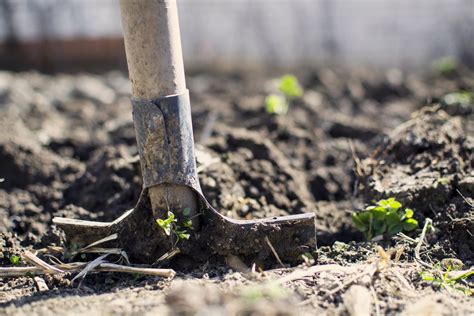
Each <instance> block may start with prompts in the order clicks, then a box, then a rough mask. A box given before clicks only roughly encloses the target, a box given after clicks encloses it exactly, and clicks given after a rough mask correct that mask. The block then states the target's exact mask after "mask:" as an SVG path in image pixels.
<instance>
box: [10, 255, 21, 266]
mask: <svg viewBox="0 0 474 316" xmlns="http://www.w3.org/2000/svg"><path fill="white" fill-rule="evenodd" d="M9 259H10V263H11V265H13V266H17V265H19V264H20V263H21V257H20V256H17V255H11V256H10V258H9Z"/></svg>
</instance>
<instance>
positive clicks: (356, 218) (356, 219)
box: [352, 213, 369, 232]
mask: <svg viewBox="0 0 474 316" xmlns="http://www.w3.org/2000/svg"><path fill="white" fill-rule="evenodd" d="M361 215H362V213H352V222H353V223H354V225H355V227H356V228H357V229H358V230H360V231H361V232H365V231H367V230H368V229H369V226H368V225H367V224H366V223H365V222H364V221H363V220H362V218H361Z"/></svg>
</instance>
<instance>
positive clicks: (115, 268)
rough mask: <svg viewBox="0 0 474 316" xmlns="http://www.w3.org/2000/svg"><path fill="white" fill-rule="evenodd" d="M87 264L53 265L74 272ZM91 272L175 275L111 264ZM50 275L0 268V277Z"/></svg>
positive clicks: (40, 270) (32, 268)
mask: <svg viewBox="0 0 474 316" xmlns="http://www.w3.org/2000/svg"><path fill="white" fill-rule="evenodd" d="M87 264H88V263H87V262H72V263H65V264H58V265H55V266H54V268H56V269H58V268H61V269H62V270H64V271H63V272H74V271H77V270H81V269H83V268H84V267H85V266H86V265H87ZM93 271H103V272H123V273H141V274H146V275H156V276H162V277H167V278H172V277H174V276H175V275H176V272H175V271H174V270H173V269H155V268H139V267H130V266H122V265H118V264H113V263H101V264H99V265H98V266H97V267H95V269H94V270H93ZM28 273H31V274H38V275H41V274H51V272H48V271H46V270H44V269H43V268H40V267H37V266H30V267H6V268H0V277H2V278H4V277H19V276H25V275H26V274H28Z"/></svg>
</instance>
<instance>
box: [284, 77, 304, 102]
mask: <svg viewBox="0 0 474 316" xmlns="http://www.w3.org/2000/svg"><path fill="white" fill-rule="evenodd" d="M278 90H279V91H280V92H281V93H283V94H284V95H285V96H286V97H287V98H299V97H301V96H302V95H303V89H302V88H301V86H300V83H299V82H298V79H297V78H296V77H295V76H293V75H284V76H283V77H281V78H280V80H279V81H278Z"/></svg>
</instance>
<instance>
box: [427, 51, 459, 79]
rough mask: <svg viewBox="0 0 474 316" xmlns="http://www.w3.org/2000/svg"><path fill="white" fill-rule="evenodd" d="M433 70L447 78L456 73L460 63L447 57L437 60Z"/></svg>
mask: <svg viewBox="0 0 474 316" xmlns="http://www.w3.org/2000/svg"><path fill="white" fill-rule="evenodd" d="M432 68H433V70H434V72H435V73H437V74H439V75H442V76H447V75H450V74H452V73H454V72H455V71H456V69H457V68H458V62H457V60H456V59H455V58H453V57H449V56H446V57H442V58H439V59H436V60H435V61H434V62H433V64H432Z"/></svg>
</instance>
